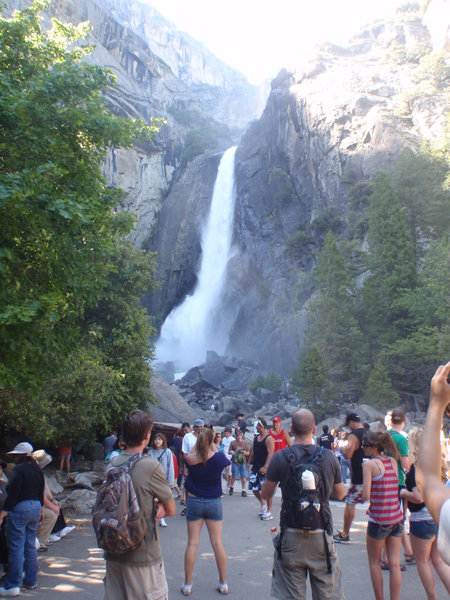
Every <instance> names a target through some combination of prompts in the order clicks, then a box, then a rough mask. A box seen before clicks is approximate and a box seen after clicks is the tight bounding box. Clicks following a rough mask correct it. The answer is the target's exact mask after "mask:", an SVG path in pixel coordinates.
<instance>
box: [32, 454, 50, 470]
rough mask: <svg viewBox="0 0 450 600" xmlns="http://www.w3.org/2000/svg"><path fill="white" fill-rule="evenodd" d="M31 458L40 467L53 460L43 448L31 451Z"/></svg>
mask: <svg viewBox="0 0 450 600" xmlns="http://www.w3.org/2000/svg"><path fill="white" fill-rule="evenodd" d="M33 458H34V460H35V461H36V462H37V464H38V465H39V466H40V467H41V469H43V468H44V467H46V466H47V465H48V464H50V463H51V462H52V460H53V457H52V456H51V455H50V454H47V452H46V451H45V450H36V451H35V452H33Z"/></svg>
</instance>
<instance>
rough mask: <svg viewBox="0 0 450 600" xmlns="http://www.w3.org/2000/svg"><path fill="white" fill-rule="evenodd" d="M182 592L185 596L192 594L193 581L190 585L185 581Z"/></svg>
mask: <svg viewBox="0 0 450 600" xmlns="http://www.w3.org/2000/svg"><path fill="white" fill-rule="evenodd" d="M181 593H182V594H183V596H190V595H191V594H192V583H191V584H189V585H188V584H187V583H183V587H182V588H181Z"/></svg>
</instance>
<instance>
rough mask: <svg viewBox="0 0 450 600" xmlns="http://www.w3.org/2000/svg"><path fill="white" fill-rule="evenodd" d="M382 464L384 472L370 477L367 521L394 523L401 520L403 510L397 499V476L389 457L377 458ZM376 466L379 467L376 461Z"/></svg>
mask: <svg viewBox="0 0 450 600" xmlns="http://www.w3.org/2000/svg"><path fill="white" fill-rule="evenodd" d="M379 460H381V462H382V463H383V465H384V474H381V475H379V476H378V477H373V478H372V486H371V489H370V506H369V510H368V511H367V514H368V515H369V521H372V522H375V523H378V524H379V525H396V524H397V523H400V522H401V521H403V512H402V509H401V508H400V501H399V499H398V476H397V473H396V472H395V471H394V469H393V468H392V462H391V459H390V458H382V459H379ZM377 466H378V468H379V469H380V472H381V468H380V465H379V464H378V463H377Z"/></svg>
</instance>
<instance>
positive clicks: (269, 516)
mask: <svg viewBox="0 0 450 600" xmlns="http://www.w3.org/2000/svg"><path fill="white" fill-rule="evenodd" d="M272 519H273V514H272V513H271V512H269V511H267V512H265V513H263V514H262V515H261V521H271V520H272Z"/></svg>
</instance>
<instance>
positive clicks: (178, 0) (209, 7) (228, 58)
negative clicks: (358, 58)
mask: <svg viewBox="0 0 450 600" xmlns="http://www.w3.org/2000/svg"><path fill="white" fill-rule="evenodd" d="M142 1H144V2H148V4H151V5H152V6H154V7H155V8H156V9H157V10H158V11H159V12H160V13H161V14H162V15H164V16H165V17H166V18H167V19H169V20H170V21H172V22H173V23H174V24H175V25H176V27H177V29H180V30H181V31H185V32H187V33H189V34H190V35H191V36H192V37H194V38H196V39H197V40H199V41H201V42H203V43H204V44H205V46H206V47H207V48H209V50H211V51H212V52H213V53H214V54H215V55H216V56H217V57H218V58H220V59H221V60H223V61H224V62H226V63H228V64H229V65H231V66H232V67H234V68H236V69H238V70H240V71H241V72H242V73H243V74H244V75H246V76H247V77H248V78H249V79H250V80H251V81H252V83H257V82H259V81H261V80H262V79H264V78H270V77H273V76H274V75H276V74H277V73H278V71H279V70H280V69H281V68H282V67H289V66H291V65H293V64H295V62H296V61H297V62H299V61H298V60H297V58H298V57H300V58H301V56H304V54H305V52H307V51H308V49H311V48H312V47H314V45H315V44H318V43H321V42H324V41H332V42H337V43H339V42H343V41H345V39H346V38H347V37H349V36H351V35H353V34H354V33H355V32H356V31H357V30H358V28H359V27H360V26H362V25H365V24H366V23H368V22H370V21H372V20H375V19H378V18H383V17H385V16H387V15H389V14H391V13H392V12H393V11H394V10H395V8H396V7H397V6H399V5H401V4H404V3H405V0H142Z"/></svg>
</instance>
